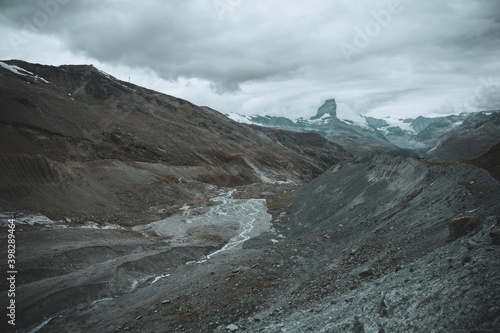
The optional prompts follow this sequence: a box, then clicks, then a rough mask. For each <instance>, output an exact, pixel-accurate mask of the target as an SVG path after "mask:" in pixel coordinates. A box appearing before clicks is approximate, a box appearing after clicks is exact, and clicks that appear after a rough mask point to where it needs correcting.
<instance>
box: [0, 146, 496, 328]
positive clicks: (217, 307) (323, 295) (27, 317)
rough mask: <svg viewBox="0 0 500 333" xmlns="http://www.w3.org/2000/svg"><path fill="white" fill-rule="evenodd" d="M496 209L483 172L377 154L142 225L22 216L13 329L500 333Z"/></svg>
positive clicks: (226, 194) (491, 183)
mask: <svg viewBox="0 0 500 333" xmlns="http://www.w3.org/2000/svg"><path fill="white" fill-rule="evenodd" d="M499 196H500V184H498V182H496V181H495V180H493V179H492V178H491V177H490V176H489V175H488V174H487V173H486V172H485V171H484V170H481V169H478V168H474V167H472V166H468V165H464V164H457V165H453V166H449V167H448V168H443V167H441V166H437V165H427V164H424V163H421V162H419V161H417V160H412V159H405V158H399V157H389V156H379V157H374V158H368V159H357V160H353V161H346V162H342V163H341V164H339V165H338V166H337V167H335V168H333V169H331V170H329V171H327V172H326V173H325V174H324V175H322V176H320V177H319V178H316V179H315V180H314V181H313V182H311V183H310V184H308V185H306V186H304V187H300V188H299V187H297V186H295V185H293V184H254V185H248V186H241V187H237V188H234V189H225V188H214V189H213V191H212V192H211V196H210V197H209V198H206V200H202V201H200V202H202V203H201V204H200V205H198V206H192V207H188V206H187V205H185V206H183V207H181V209H180V210H179V211H178V212H177V213H176V214H173V215H171V216H167V217H164V218H162V219H159V220H157V221H150V222H148V223H145V224H143V225H136V226H116V225H112V224H90V223H86V224H81V223H76V222H68V221H64V222H60V223H54V224H53V225H46V224H42V222H43V221H42V220H41V218H38V222H39V223H35V224H33V225H29V224H28V223H27V222H28V221H33V217H29V216H25V217H21V216H19V215H16V216H14V218H15V219H16V220H17V221H19V224H18V227H19V229H18V230H17V237H18V239H17V241H18V244H19V246H18V247H19V250H18V251H19V252H18V254H19V262H20V264H19V265H22V269H21V268H20V273H19V275H18V276H19V288H18V291H19V294H18V296H17V302H18V304H19V308H18V313H19V317H18V319H17V320H18V323H19V325H18V326H16V327H17V328H19V329H18V331H19V332H29V333H35V332H39V333H43V332H141V333H143V332H228V331H233V332H236V331H244V332H307V331H311V332H482V333H488V332H490V333H493V332H498V327H499V325H500V271H499V270H498V267H500V246H498V245H495V244H494V243H493V242H492V238H491V237H490V231H491V229H492V228H493V226H494V225H495V224H496V223H497V219H498V216H500V205H499V202H500V201H499V200H498V198H499ZM465 215H474V216H476V217H477V218H478V220H479V221H480V223H479V224H478V225H477V226H476V227H475V229H473V230H469V233H465V234H464V235H463V236H462V237H460V238H458V239H451V238H450V232H449V222H450V221H451V220H452V219H453V218H456V217H461V216H465ZM23 221H25V223H24V224H23V223H22V222H23ZM45 222H46V223H49V221H47V220H45ZM2 228H3V227H2ZM2 242H3V241H2ZM2 250H3V247H2ZM2 255H4V253H2ZM23 258H25V259H23ZM28 258H29V259H28ZM23 260H24V261H23ZM20 267H21V266H20ZM2 269H4V267H2Z"/></svg>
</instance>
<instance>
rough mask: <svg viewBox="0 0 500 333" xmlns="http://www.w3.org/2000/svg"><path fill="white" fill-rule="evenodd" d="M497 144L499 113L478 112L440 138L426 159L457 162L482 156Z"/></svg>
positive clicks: (499, 136) (499, 133)
mask: <svg viewBox="0 0 500 333" xmlns="http://www.w3.org/2000/svg"><path fill="white" fill-rule="evenodd" d="M499 142H500V112H479V113H476V114H474V115H471V116H469V117H467V118H466V119H465V120H464V121H463V123H462V124H460V125H459V126H457V127H455V128H453V129H452V130H451V131H450V132H448V133H446V134H444V135H443V136H441V137H440V138H439V143H438V144H437V145H436V146H435V147H434V148H433V149H431V150H430V151H428V152H427V157H428V158H429V159H432V160H435V161H439V162H449V161H457V160H461V159H464V158H468V157H472V156H479V155H482V154H484V153H486V152H487V151H488V150H489V149H490V148H491V147H493V146H494V145H496V144H498V143H499Z"/></svg>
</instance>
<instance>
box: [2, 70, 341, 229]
mask: <svg viewBox="0 0 500 333" xmlns="http://www.w3.org/2000/svg"><path fill="white" fill-rule="evenodd" d="M1 64H2V66H1V67H0V78H1V80H0V105H1V106H0V108H1V109H0V127H1V131H0V140H1V141H2V145H1V147H0V169H1V172H0V174H1V176H0V181H1V183H0V187H1V192H0V193H1V194H0V206H1V207H3V208H4V209H7V210H14V209H17V210H19V209H26V210H30V211H34V212H40V213H44V214H47V215H48V216H50V217H53V218H61V217H68V216H69V217H76V218H78V219H81V220H84V219H85V218H92V219H94V220H106V221H109V220H110V219H111V220H113V219H118V220H120V223H132V222H134V221H136V222H138V221H139V220H141V219H142V220H144V218H146V219H147V218H154V217H155V215H156V213H155V212H156V211H158V210H162V209H163V210H167V211H170V210H175V209H178V208H180V206H182V204H183V203H185V202H193V201H194V202H196V201H198V200H201V199H202V197H203V196H204V195H203V193H204V192H206V190H205V188H206V185H207V184H212V185H217V186H235V185H242V184H250V183H254V182H262V181H267V182H276V181H289V182H295V183H302V182H305V181H308V180H310V179H312V178H314V177H315V176H317V175H319V174H320V173H322V172H323V171H324V170H325V169H326V168H328V167H329V166H331V165H333V164H335V163H337V162H338V161H339V160H341V159H344V158H347V157H349V156H350V155H349V153H347V152H346V151H345V150H343V149H342V147H340V146H338V145H335V144H333V143H331V142H328V141H327V140H324V139H322V138H321V137H320V136H317V135H316V138H314V139H313V140H311V135H310V134H302V135H301V134H294V142H293V144H292V146H290V145H288V146H285V145H282V144H281V143H280V142H277V141H276V140H275V137H276V136H275V135H271V137H270V136H268V135H267V134H266V133H268V131H266V130H262V129H260V128H257V127H248V126H246V125H242V124H238V123H236V122H234V121H231V120H230V119H228V118H226V117H221V116H218V115H215V114H214V113H212V112H208V111H207V110H205V109H203V108H200V107H197V106H196V105H193V104H191V103H189V102H187V101H185V100H181V99H178V98H175V97H172V96H168V95H164V94H161V93H158V92H155V91H151V90H147V89H144V88H141V87H138V86H135V85H133V84H130V83H127V82H123V81H119V80H117V79H115V78H113V77H111V76H109V75H108V74H106V73H103V72H101V71H99V70H98V69H96V68H94V67H93V66H59V67H52V66H42V65H37V64H29V63H25V62H21V61H4V62H2V63H1ZM312 136H314V135H312ZM312 142H314V143H312ZM303 143H304V144H305V146H307V148H306V150H307V151H308V153H307V154H302V150H301V149H302V148H301V145H302V144H303ZM186 181H188V182H190V186H186V184H185V183H186ZM179 205H180V206H179ZM152 212H153V214H152ZM134 223H135V222H134Z"/></svg>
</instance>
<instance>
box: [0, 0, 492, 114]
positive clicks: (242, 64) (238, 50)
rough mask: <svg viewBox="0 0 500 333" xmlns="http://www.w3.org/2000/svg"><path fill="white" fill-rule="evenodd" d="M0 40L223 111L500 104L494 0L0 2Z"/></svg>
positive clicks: (3, 51) (385, 110)
mask: <svg viewBox="0 0 500 333" xmlns="http://www.w3.org/2000/svg"><path fill="white" fill-rule="evenodd" d="M0 36H2V42H1V43H0V59H4V60H7V59H21V60H25V61H29V62H37V63H42V64H51V65H61V64H93V65H94V66H96V67H98V68H99V69H102V70H104V71H106V72H108V73H110V74H111V75H113V76H115V77H117V78H119V79H122V80H128V78H129V77H130V79H131V82H132V83H135V84H138V85H142V86H145V87H148V88H151V89H154V90H158V91H161V92H164V93H167V94H170V95H173V96H176V97H180V98H184V99H187V100H189V101H191V102H193V103H195V104H198V105H208V106H210V107H212V108H214V109H217V110H219V111H221V112H223V113H227V112H237V113H241V114H247V115H251V114H271V115H279V116H286V117H289V118H297V117H301V116H302V117H310V116H313V115H314V114H315V113H316V110H317V108H318V107H319V106H321V104H322V103H323V102H324V100H326V99H329V98H335V99H336V100H337V103H338V104H342V105H343V106H344V107H348V108H351V109H352V110H354V111H356V112H358V113H360V114H364V115H371V116H376V117H385V116H393V117H415V116H417V115H438V114H451V113H458V112H462V111H477V110H479V109H481V110H483V109H500V1H498V0H442V1H439V0H400V1H398V0H388V1H385V0H369V1H368V0H366V1H363V0H324V1H323V0H309V1H290V0H288V1H285V0H267V1H263V0H262V1H259V0H182V1H180V0H143V1H128V0H120V1H118V0H115V1H100V0H85V1H84V0H37V1H24V0H0Z"/></svg>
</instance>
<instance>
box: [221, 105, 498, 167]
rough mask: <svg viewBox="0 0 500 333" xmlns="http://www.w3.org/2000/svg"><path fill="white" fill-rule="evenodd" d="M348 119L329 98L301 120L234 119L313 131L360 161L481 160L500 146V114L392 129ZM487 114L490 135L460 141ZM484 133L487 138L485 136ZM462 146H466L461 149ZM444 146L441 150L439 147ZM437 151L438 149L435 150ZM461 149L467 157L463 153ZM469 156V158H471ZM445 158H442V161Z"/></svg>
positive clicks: (411, 122)
mask: <svg viewBox="0 0 500 333" xmlns="http://www.w3.org/2000/svg"><path fill="white" fill-rule="evenodd" d="M344 109H345V110H344V111H342V112H344V114H343V115H342V114H339V111H338V108H337V105H336V102H335V99H329V100H327V101H325V103H324V104H323V105H322V106H320V107H319V109H318V111H317V113H316V115H315V116H313V117H311V118H309V119H304V118H299V119H297V120H296V121H293V120H291V119H288V118H286V117H283V116H280V117H274V116H246V117H244V116H235V115H229V116H232V117H233V118H234V119H236V120H239V121H244V122H247V123H257V124H260V125H263V126H269V127H274V128H282V129H288V130H295V131H304V132H314V133H318V134H320V135H322V136H323V137H325V138H327V139H329V140H331V141H333V142H336V143H338V144H340V145H342V146H343V147H344V148H346V149H347V150H348V151H349V152H350V153H352V154H353V155H356V156H368V155H373V154H378V153H386V154H391V155H402V156H412V157H425V158H428V159H433V160H436V161H440V162H441V161H443V162H444V161H452V160H460V159H464V158H466V157H469V156H471V155H476V156H477V155H481V154H483V153H485V152H486V151H487V150H488V149H489V148H491V147H492V146H493V145H494V144H495V143H497V142H499V141H500V134H499V133H500V126H499V125H498V121H497V120H496V119H497V118H498V116H499V115H500V111H478V112H473V113H460V114H458V115H449V116H442V117H433V118H430V117H423V116H419V117H417V118H407V119H400V120H399V121H400V123H399V124H400V125H401V124H405V126H403V128H402V127H400V125H396V124H391V123H389V122H387V121H386V120H384V119H377V118H373V117H366V116H361V115H358V114H356V113H355V112H353V111H352V110H349V109H348V107H344ZM484 115H489V116H491V117H492V119H491V121H490V124H488V125H487V126H486V127H488V129H484V131H485V132H487V133H488V135H482V134H478V135H472V134H471V135H468V137H467V138H462V139H450V138H448V137H449V136H455V137H459V136H460V135H462V134H463V133H464V132H471V131H470V129H467V128H465V126H467V122H465V124H464V121H465V120H466V119H468V122H479V121H480V118H482V117H483V116H484ZM483 134H484V133H483ZM453 141H455V142H457V143H456V144H458V145H462V146H463V147H462V149H461V148H460V147H457V148H453V147H452V146H453V144H448V146H446V147H442V146H441V145H442V144H446V143H450V142H453ZM459 142H461V143H460V144H459ZM438 146H439V147H438ZM436 149H437V150H436ZM460 149H461V150H462V152H460ZM467 154H468V155H467ZM440 155H442V156H440Z"/></svg>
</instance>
